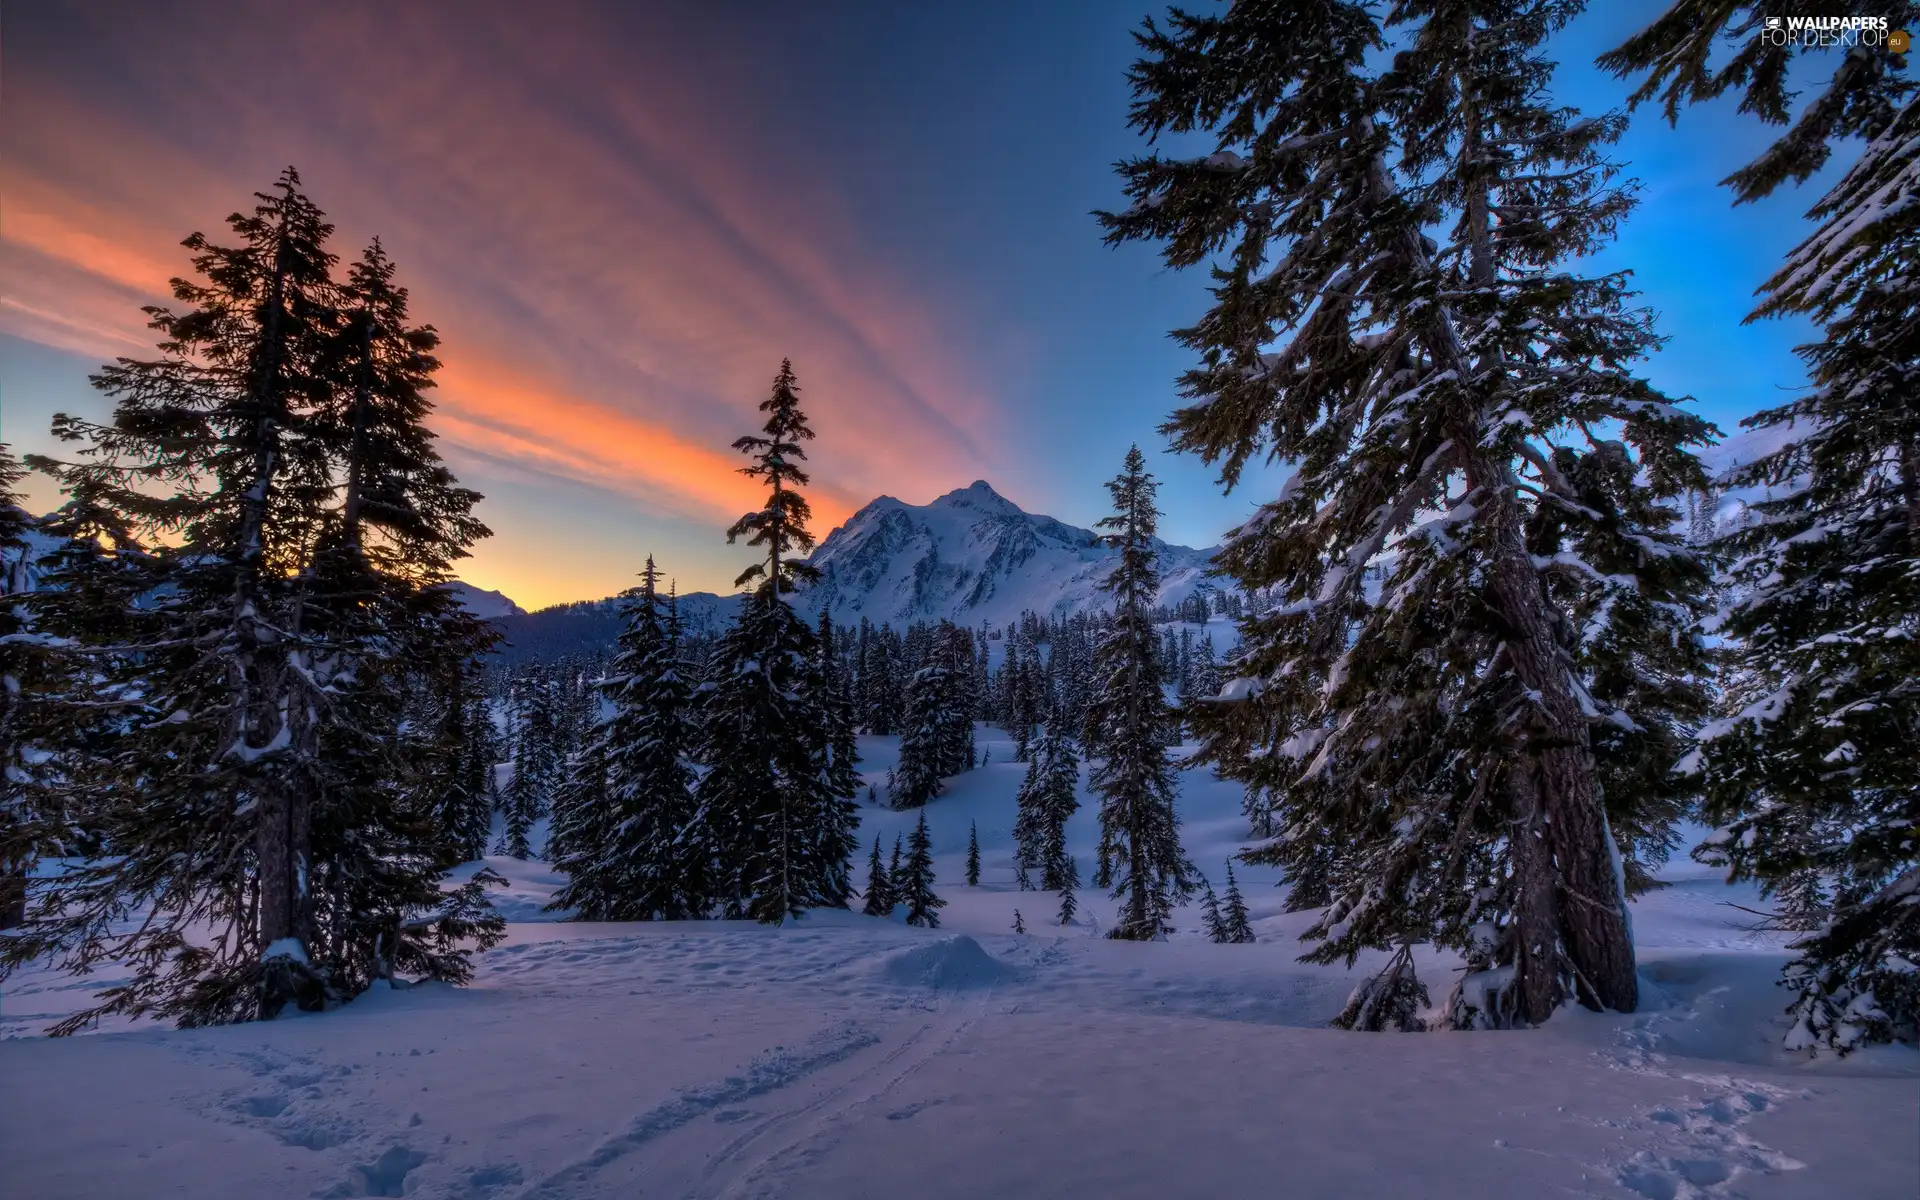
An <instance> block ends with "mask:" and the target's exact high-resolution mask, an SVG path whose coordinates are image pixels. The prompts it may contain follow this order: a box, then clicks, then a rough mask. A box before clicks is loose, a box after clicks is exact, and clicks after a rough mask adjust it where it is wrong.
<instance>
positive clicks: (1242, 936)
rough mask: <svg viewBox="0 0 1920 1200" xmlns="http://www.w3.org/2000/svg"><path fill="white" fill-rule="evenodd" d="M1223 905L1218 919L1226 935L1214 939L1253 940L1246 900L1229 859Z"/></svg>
mask: <svg viewBox="0 0 1920 1200" xmlns="http://www.w3.org/2000/svg"><path fill="white" fill-rule="evenodd" d="M1224 905H1225V907H1224V908H1222V909H1221V916H1220V920H1221V927H1222V928H1223V929H1224V930H1225V931H1226V935H1227V936H1226V937H1224V938H1220V939H1216V940H1219V941H1227V942H1251V941H1253V940H1254V937H1253V925H1252V924H1251V923H1250V922H1249V921H1248V919H1247V918H1248V913H1247V901H1246V898H1245V897H1244V896H1242V895H1241V894H1240V881H1239V880H1238V879H1235V878H1234V877H1233V862H1232V860H1231V859H1229V860H1228V862H1227V895H1226V899H1225V901H1224Z"/></svg>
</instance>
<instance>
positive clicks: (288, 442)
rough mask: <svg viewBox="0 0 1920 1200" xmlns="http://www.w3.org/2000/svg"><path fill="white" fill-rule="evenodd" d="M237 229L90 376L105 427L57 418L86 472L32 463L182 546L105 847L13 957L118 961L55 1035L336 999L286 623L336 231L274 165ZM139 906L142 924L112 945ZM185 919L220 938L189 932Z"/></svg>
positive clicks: (102, 781)
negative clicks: (144, 352)
mask: <svg viewBox="0 0 1920 1200" xmlns="http://www.w3.org/2000/svg"><path fill="white" fill-rule="evenodd" d="M229 224H230V225H231V226H232V229H233V232H234V233H235V234H236V235H237V237H238V239H239V244H238V245H235V246H217V245H215V244H214V243H212V242H211V241H210V240H209V239H207V238H205V237H203V236H202V235H199V234H195V235H194V236H192V237H190V238H188V239H187V241H186V246H187V248H188V249H189V250H190V251H191V252H192V254H193V265H194V269H195V273H196V275H197V276H198V278H197V279H196V280H187V279H181V280H176V281H174V284H173V290H174V295H175V297H176V299H177V300H179V301H180V302H181V303H182V304H184V305H187V306H188V307H187V308H186V309H185V310H184V311H182V312H178V313H176V312H174V311H171V310H168V309H163V308H154V309H150V310H148V311H149V313H150V315H151V317H152V322H151V323H152V326H153V327H154V328H155V329H156V330H158V331H159V332H160V334H161V338H162V340H161V342H160V345H159V350H160V356H159V357H158V358H155V359H147V360H134V359H121V360H119V361H118V362H116V363H115V364H114V365H112V366H109V367H106V368H104V369H103V370H102V371H101V372H100V373H99V374H97V375H96V376H94V379H93V382H94V384H95V386H96V387H97V388H99V389H100V390H101V391H103V392H105V393H107V394H108V395H109V396H112V397H114V398H115V400H116V410H115V413H114V416H113V418H112V420H111V422H110V423H108V424H105V425H97V424H94V423H91V422H88V421H85V420H83V419H80V418H76V417H71V416H67V415H65V414H62V415H59V416H56V417H55V420H54V432H55V433H56V435H58V436H60V437H61V438H63V439H65V440H68V441H75V442H84V443H86V446H85V448H84V450H83V451H82V453H83V455H84V456H85V461H82V462H79V463H74V464H57V463H47V464H45V466H46V467H47V469H49V470H51V471H53V472H55V473H56V474H57V475H58V476H59V478H60V480H61V482H62V484H63V486H64V487H65V488H66V490H67V491H68V492H69V493H70V494H71V495H72V496H73V497H74V500H75V501H76V502H77V503H79V504H80V505H82V506H83V507H88V508H95V507H97V508H101V509H105V510H108V511H110V512H113V513H115V514H116V515H120V516H123V517H124V518H125V520H126V523H127V524H128V526H129V527H130V528H131V529H133V530H135V531H137V532H138V533H139V534H141V535H143V536H142V540H143V541H147V542H150V543H151V542H157V541H159V540H161V538H162V537H171V540H173V541H175V542H176V543H179V544H181V549H178V550H174V551H169V552H165V553H164V559H165V562H166V569H165V572H164V574H165V580H166V583H167V584H168V585H169V591H168V594H167V595H166V597H165V598H164V599H163V600H161V601H159V602H158V603H157V604H156V605H155V609H156V611H157V612H159V613H163V614H164V615H163V616H161V617H160V623H161V624H162V625H163V627H164V632H163V633H161V634H160V635H159V636H158V637H156V639H155V641H154V642H151V643H148V644H146V645H143V646H142V647H140V649H139V650H138V651H136V654H137V655H138V657H139V660H140V663H139V674H140V680H139V683H138V685H137V686H138V687H139V688H140V690H141V691H142V692H144V694H145V697H146V701H147V703H146V707H145V708H143V709H141V710H136V711H133V712H132V713H131V715H130V717H129V722H128V727H127V728H126V730H125V731H124V732H123V733H122V734H121V736H120V737H119V738H117V739H116V751H117V752H116V754H115V757H114V759H113V760H112V762H111V763H110V764H108V766H107V769H103V770H101V771H99V772H98V773H97V775H96V777H95V779H94V780H93V781H92V782H93V784H94V786H93V787H92V788H90V789H89V790H90V791H91V793H92V795H91V796H90V797H89V807H92V808H95V809H96V811H97V812H98V813H99V814H100V815H99V819H100V821H101V823H102V824H103V825H104V826H105V828H106V831H107V834H108V836H109V838H110V839H111V841H112V843H113V844H114V846H115V847H116V850H117V853H116V854H115V855H114V856H112V857H110V858H103V859H98V860H94V861H92V862H90V863H88V864H86V865H85V866H84V867H81V868H78V869H75V870H70V871H67V872H64V873H63V874H62V875H61V877H60V879H59V880H58V882H57V884H56V885H54V886H52V887H50V888H49V889H48V890H47V893H46V894H45V897H44V904H41V905H36V906H33V909H32V910H30V911H29V914H28V922H27V924H26V926H25V927H24V929H23V936H22V937H20V938H18V939H15V940H12V941H10V942H9V943H8V947H7V951H6V953H7V954H8V957H9V959H10V960H12V961H19V958H18V956H19V955H21V954H23V953H27V952H29V951H33V952H56V953H64V955H65V961H66V963H67V965H70V966H71V967H73V968H74V969H76V970H85V969H87V968H89V967H90V966H91V965H92V964H94V963H95V962H98V961H100V960H101V959H104V958H108V957H115V958H119V959H122V960H123V961H125V962H126V963H127V964H128V966H129V977H128V978H127V979H126V981H125V982H123V983H121V984H118V985H116V986H114V987H111V988H109V989H107V990H105V991H103V992H102V993H101V994H100V997H99V999H100V1003H99V1004H98V1005H97V1006H96V1007H94V1008H92V1009H89V1010H88V1011H86V1012H85V1013H82V1014H78V1015H76V1016H75V1017H74V1018H73V1019H71V1020H69V1021H67V1022H63V1023H62V1024H61V1025H60V1026H56V1027H55V1028H56V1031H58V1032H69V1031H71V1030H73V1029H77V1028H81V1027H82V1026H84V1025H86V1024H87V1023H89V1022H91V1021H92V1020H93V1019H94V1018H95V1017H97V1016H100V1015H105V1014H107V1013H124V1014H128V1015H137V1014H142V1013H147V1014H152V1015H155V1016H159V1017H167V1018H174V1019H177V1020H179V1021H180V1022H181V1023H183V1024H206V1023H211V1022H219V1021H232V1020H242V1019H246V1018H248V1017H253V1016H272V1015H274V1014H275V1013H277V1012H278V1011H279V1010H280V1008H281V1007H282V1006H284V1005H285V1004H286V1003H288V1002H289V1000H293V1001H295V1002H297V1003H298V1004H299V1005H300V1006H301V1007H303V1008H315V1009H317V1008H320V1007H322V1006H324V1005H325V1004H326V1003H327V1002H328V1001H329V1000H330V999H331V998H333V997H334V996H335V995H336V993H335V992H334V990H333V987H332V984H331V982H330V981H329V980H328V979H327V978H326V976H325V974H324V971H323V970H322V969H320V968H317V967H315V966H314V965H312V963H311V960H310V958H309V954H308V947H309V943H310V941H311V940H312V936H313V904H312V900H313V897H312V894H311V893H310V892H309V891H308V889H307V888H306V882H307V879H308V875H309V871H308V866H309V863H310V861H311V849H312V847H311V831H312V818H313V813H312V798H313V797H312V786H311V785H312V776H311V770H312V768H313V766H314V762H313V755H312V744H311V739H310V732H311V724H312V713H313V709H314V705H315V698H314V697H313V696H312V695H311V689H310V685H309V684H308V683H307V682H306V680H305V678H303V677H302V676H301V675H300V674H299V673H298V672H297V671H296V670H295V668H294V657H293V656H294V655H295V654H296V653H298V652H299V651H301V650H302V649H305V648H306V645H307V642H306V639H305V638H304V637H303V636H298V635H294V634H293V633H292V631H294V630H298V628H299V626H298V624H297V623H296V622H294V621H292V620H291V618H292V617H293V616H294V615H295V614H294V610H295V608H296V607H297V605H296V602H295V599H294V597H295V588H296V581H298V580H300V579H301V577H302V575H303V572H304V570H305V568H306V567H307V565H308V564H307V562H306V555H305V550H306V547H307V546H308V545H309V544H310V539H311V538H312V537H313V535H314V534H315V532H316V529H315V526H316V522H317V516H318V508H319V505H318V503H317V500H316V496H315V491H316V489H317V488H319V487H320V486H322V485H323V484H324V482H325V481H326V480H327V466H328V455H327V447H325V446H324V445H323V444H322V443H321V440H320V439H319V438H318V437H316V436H313V434H312V432H311V430H310V429H309V427H308V425H307V422H306V420H305V418H306V417H307V416H308V415H309V414H310V413H311V411H312V408H313V406H314V405H315V403H316V402H317V401H318V400H320V399H321V398H323V397H324V395H325V393H326V391H327V387H328V385H327V383H326V381H325V379H324V376H323V374H322V363H323V361H324V357H325V350H326V348H327V343H328V340H329V336H330V334H331V332H332V325H333V322H334V321H335V319H336V312H335V309H334V308H333V307H332V301H333V295H332V292H333V286H332V280H331V278H330V271H331V268H332V265H333V256H332V255H331V254H330V253H328V252H327V250H326V248H325V241H326V238H327V236H328V234H329V233H330V232H331V227H330V226H329V225H328V224H327V223H326V221H325V219H324V218H323V217H322V215H321V213H320V211H319V210H318V209H317V208H316V207H315V206H314V205H313V204H312V203H311V201H309V200H308V199H307V198H306V196H305V195H304V194H302V192H301V191H300V187H299V179H298V177H297V176H296V175H295V174H294V173H293V172H292V171H290V170H289V171H288V172H286V173H284V174H283V175H282V176H281V178H280V180H279V181H278V184H277V186H276V188H275V190H274V191H273V192H272V193H265V194H262V195H261V196H260V197H259V203H258V204H257V206H256V207H255V209H254V211H253V213H252V214H250V215H244V216H243V215H240V214H235V215H234V216H233V217H232V218H231V219H230V221H229ZM116 785H117V787H116ZM116 791H117V792H118V796H117V797H115V796H114V795H113V793H114V792H116ZM136 905H147V906H150V909H151V911H152V913H153V919H152V920H151V921H148V922H144V923H142V924H141V925H140V926H139V927H138V928H137V929H136V931H135V932H134V933H132V934H130V935H121V936H115V935H114V934H113V932H112V930H111V924H112V922H113V921H114V920H115V919H117V917H118V916H119V915H120V914H121V913H123V912H125V911H126V910H127V909H128V908H129V907H132V906H136ZM189 928H193V929H196V932H197V931H198V930H199V929H210V930H211V931H212V936H211V937H204V936H196V937H195V938H194V939H193V940H192V942H191V943H189V942H188V940H187V937H186V930H188V929H189ZM269 959H271V960H273V961H272V962H271V963H269V961H268V960H269Z"/></svg>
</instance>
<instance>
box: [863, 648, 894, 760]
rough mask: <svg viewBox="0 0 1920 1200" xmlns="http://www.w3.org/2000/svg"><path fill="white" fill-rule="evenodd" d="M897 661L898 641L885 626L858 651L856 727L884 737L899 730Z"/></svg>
mask: <svg viewBox="0 0 1920 1200" xmlns="http://www.w3.org/2000/svg"><path fill="white" fill-rule="evenodd" d="M899 658H900V639H899V638H898V637H896V636H895V635H894V632H893V629H892V627H891V626H887V625H882V626H881V627H880V628H879V629H878V630H876V631H875V632H874V634H873V638H872V640H871V641H869V642H867V643H866V645H865V646H864V647H863V649H862V652H861V658H860V691H861V694H862V697H863V699H864V704H863V706H862V708H861V711H860V726H861V728H863V729H865V730H866V731H867V732H868V733H871V734H875V735H886V734H891V733H894V732H896V731H897V730H898V729H899V727H900V705H901V700H900V678H899V666H900V663H899Z"/></svg>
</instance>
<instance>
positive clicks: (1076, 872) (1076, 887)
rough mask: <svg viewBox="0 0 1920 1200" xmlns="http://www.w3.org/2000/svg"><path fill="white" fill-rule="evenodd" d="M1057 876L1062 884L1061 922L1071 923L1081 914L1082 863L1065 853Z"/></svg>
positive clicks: (1060, 888)
mask: <svg viewBox="0 0 1920 1200" xmlns="http://www.w3.org/2000/svg"><path fill="white" fill-rule="evenodd" d="M1055 878H1056V879H1057V880H1058V882H1059V884H1060V887H1059V889H1058V890H1059V892H1060V923H1061V924H1062V925H1071V924H1073V919H1074V918H1075V917H1077V916H1079V915H1080V864H1079V863H1077V862H1075V861H1074V859H1073V856H1072V855H1069V854H1063V855H1062V856H1061V863H1060V865H1059V867H1058V868H1057V872H1056V875H1055Z"/></svg>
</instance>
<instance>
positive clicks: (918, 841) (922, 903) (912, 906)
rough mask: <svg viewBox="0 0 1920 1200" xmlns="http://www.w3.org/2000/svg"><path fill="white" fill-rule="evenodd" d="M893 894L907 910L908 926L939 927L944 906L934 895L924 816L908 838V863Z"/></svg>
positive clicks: (896, 879)
mask: <svg viewBox="0 0 1920 1200" xmlns="http://www.w3.org/2000/svg"><path fill="white" fill-rule="evenodd" d="M892 886H893V894H894V897H895V898H896V899H897V900H899V902H900V903H902V904H905V905H906V906H907V924H909V925H922V926H925V927H926V928H928V929H938V928H939V927H940V910H941V909H943V908H945V907H946V906H947V902H946V901H945V900H942V899H941V898H940V897H938V896H936V895H934V894H933V837H932V835H930V834H929V833H928V832H927V814H926V813H925V812H924V811H923V812H922V813H921V814H920V821H919V823H918V824H917V825H915V826H914V827H913V833H912V834H910V835H909V836H908V838H907V860H906V862H905V863H904V864H903V865H902V866H901V868H900V871H899V872H898V873H896V874H895V875H894V877H893V884H892Z"/></svg>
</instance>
